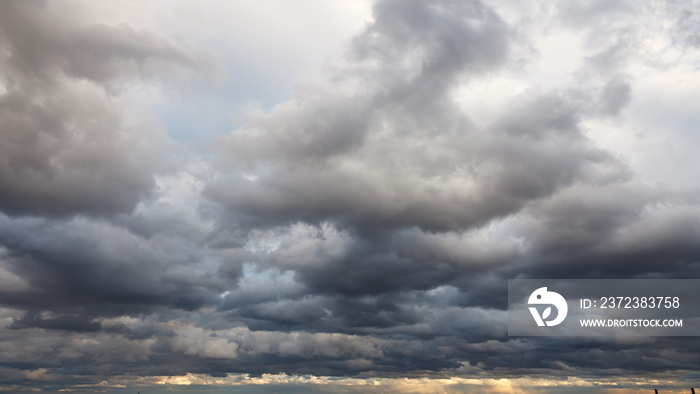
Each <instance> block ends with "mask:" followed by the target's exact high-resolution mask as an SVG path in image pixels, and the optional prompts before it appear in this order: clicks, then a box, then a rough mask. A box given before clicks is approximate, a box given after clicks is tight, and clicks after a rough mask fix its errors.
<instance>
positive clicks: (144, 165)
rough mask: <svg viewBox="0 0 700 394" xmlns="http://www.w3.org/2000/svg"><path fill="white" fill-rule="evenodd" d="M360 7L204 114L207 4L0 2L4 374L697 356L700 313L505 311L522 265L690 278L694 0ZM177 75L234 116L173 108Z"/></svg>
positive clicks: (644, 368) (645, 366) (91, 384)
mask: <svg viewBox="0 0 700 394" xmlns="http://www.w3.org/2000/svg"><path fill="white" fill-rule="evenodd" d="M304 4H305V5H303V6H309V5H308V4H306V3H304ZM363 4H364V3H363ZM365 5H366V6H368V7H370V8H369V9H368V14H367V15H368V19H367V20H358V21H357V22H356V24H357V31H356V33H355V34H354V35H353V36H352V37H349V38H348V39H347V40H345V41H344V42H343V43H341V44H339V46H338V50H337V51H336V52H335V53H334V54H330V55H328V56H327V58H326V62H325V65H324V67H323V68H322V69H321V70H320V71H317V72H311V71H309V72H308V73H306V74H304V75H303V76H300V78H299V79H298V81H297V83H296V85H295V86H294V89H293V90H292V91H291V92H290V93H289V98H288V100H286V101H282V102H279V103H277V104H276V105H274V106H272V107H271V108H264V107H263V106H262V105H258V104H255V103H251V104H250V105H247V106H245V107H244V108H242V109H240V110H239V109H238V108H225V109H219V108H207V109H206V111H197V110H198V109H199V108H198V107H197V105H201V101H198V100H200V98H201V95H203V94H204V95H207V94H208V95H211V97H210V99H207V100H205V101H206V102H213V101H216V100H215V98H216V97H217V95H221V91H219V90H217V89H218V87H217V86H219V87H220V85H221V84H222V83H223V82H221V81H222V80H223V78H224V75H228V78H230V79H232V80H236V78H238V75H237V74H236V72H237V71H239V72H241V73H243V71H241V70H243V69H245V67H246V66H245V64H244V59H245V56H246V53H241V54H231V53H223V52H221V51H219V52H217V50H216V45H213V46H212V45H210V44H212V42H213V43H214V44H216V43H217V42H219V41H218V40H220V38H216V39H215V40H213V41H212V39H211V37H210V36H209V34H211V32H212V31H219V30H217V29H219V27H218V26H217V25H216V24H207V21H206V20H205V21H202V20H199V19H201V18H206V15H208V14H207V13H198V12H194V11H193V8H191V7H195V8H196V7H197V6H198V5H196V4H195V5H193V4H192V3H189V2H188V0H182V1H181V2H176V3H169V4H167V6H166V8H167V9H168V10H169V11H168V12H163V13H162V14H161V13H159V12H158V11H157V10H158V8H157V6H162V5H159V3H158V2H157V1H154V2H146V3H144V4H143V8H142V9H141V11H143V12H142V13H139V15H140V16H139V17H136V14H133V15H131V14H130V12H132V11H133V10H132V9H131V8H130V7H131V6H130V5H118V6H116V9H118V10H119V12H113V14H110V12H109V10H110V7H109V6H107V5H106V4H101V3H95V2H80V1H76V2H67V3H65V4H63V3H62V4H61V5H59V4H58V3H57V2H55V1H43V2H40V1H36V2H34V1H25V2H20V1H9V2H5V3H2V4H0V48H1V49H2V50H1V51H0V64H1V65H2V67H0V136H2V142H0V350H2V351H0V389H7V390H10V391H12V390H20V389H22V388H40V387H41V388H44V389H45V390H48V391H51V390H59V389H64V388H72V389H75V390H82V389H85V390H87V389H89V390H93V391H94V390H95V389H105V390H119V388H120V387H123V386H122V385H125V386H128V387H146V386H149V389H152V386H153V385H155V384H157V383H162V384H166V385H168V386H170V385H178V384H194V385H199V384H209V385H213V386H221V387H225V386H228V385H245V384H261V383H266V384H282V386H279V387H281V388H283V389H284V387H287V386H285V385H284V384H292V385H296V386H294V387H296V388H304V389H308V390H312V391H313V390H317V391H318V390H320V391H326V392H328V391H333V390H335V389H338V387H336V386H335V385H336V384H338V385H341V386H342V387H345V386H344V385H347V386H352V385H362V384H375V383H376V384H377V385H379V386H381V387H388V388H387V390H389V391H392V390H398V389H399V388H398V386H393V385H394V384H398V383H396V382H403V383H401V384H405V385H406V386H405V387H404V386H401V390H406V391H408V392H411V390H414V391H415V390H418V391H420V390H431V389H432V387H433V386H430V387H431V388H429V389H428V388H426V387H428V386H421V385H432V384H433V383H435V384H439V385H443V386H444V385H446V384H451V385H458V386H454V387H458V388H459V389H464V390H474V391H475V392H483V391H488V390H493V391H494V392H499V390H521V389H522V390H524V391H527V390H532V391H537V390H540V389H542V390H544V389H545V388H546V387H552V388H551V389H552V390H555V389H556V388H559V387H562V386H567V387H568V386H575V387H578V388H579V389H581V390H584V391H585V390H589V392H590V390H593V391H595V390H597V389H599V388H600V389H604V388H609V387H614V385H615V383H614V382H618V381H616V379H620V380H619V382H621V384H622V385H624V386H625V387H652V386H650V384H651V383H650V381H651V380H653V381H654V382H655V384H664V385H666V387H675V386H674V384H676V383H678V384H686V383H687V382H691V381H692V380H693V379H694V378H697V374H695V375H693V372H692V371H694V370H696V369H697V365H698V363H700V359H699V358H698V354H700V353H699V351H700V342H698V340H697V339H696V338H670V337H669V338H643V337H642V338H588V339H581V338H517V337H509V336H508V335H507V334H508V333H507V324H506V323H507V311H506V309H507V279H511V278H695V277H697V276H698V274H700V264H699V263H698V261H700V247H698V245H700V243H698V242H697V241H698V239H699V237H700V225H698V223H700V206H699V204H700V191H698V189H697V183H696V181H695V180H694V175H696V174H697V171H700V161H697V159H696V158H695V156H696V155H695V153H696V152H695V150H696V149H695V147H696V146H697V143H698V142H700V141H698V140H697V137H696V136H695V134H694V127H695V125H696V124H697V122H698V121H700V119H698V117H697V111H695V108H694V107H693V105H691V104H688V103H689V102H695V101H693V100H697V99H699V98H700V97H699V92H700V77H699V76H698V74H697V66H696V65H697V64H698V61H700V50H698V47H700V45H698V44H697V41H698V40H697V36H698V34H697V30H698V29H697V27H698V16H697V12H698V10H697V8H698V7H699V6H698V5H697V4H695V3H694V2H687V3H676V2H668V3H663V2H645V3H644V4H643V5H640V4H637V3H630V2H624V1H613V2H610V1H593V2H590V1H571V2H566V3H557V2H549V1H537V2H533V3H527V4H525V3H509V2H490V1H438V0H435V1H413V0H409V1H403V0H402V1H398V0H378V1H376V2H373V3H371V4H370V3H367V4H365ZM277 6H279V4H277ZM217 7H221V8H220V9H221V10H222V11H221V12H222V13H225V12H229V11H231V12H235V9H236V7H243V6H242V5H241V4H239V3H226V4H219V5H217ZM300 7H301V6H300ZM129 10H131V11H129ZM112 11H114V9H113V10H112ZM183 15H189V17H183ZM246 15H248V14H246ZM250 15H258V14H256V13H251V14H250ZM260 15H265V16H260V17H261V18H263V19H265V20H267V18H273V19H274V18H275V17H277V16H273V15H272V14H269V15H268V14H266V13H262V14H260ZM96 16H99V18H97V20H96V19H95V17H96ZM129 17H131V18H129ZM209 17H211V16H209ZM172 18H174V19H172ZM178 18H179V19H178ZM183 18H184V19H183ZM173 20H176V21H191V23H183V25H182V26H181V27H178V29H179V30H178V29H175V30H173V27H172V26H173V24H174V23H175V22H173ZM217 23H218V22H217ZM203 24H207V29H204V30H201V26H202V25H203ZM251 25H254V24H251ZM246 26H247V25H246ZM220 29H222V30H221V31H222V32H224V31H225V30H223V27H221V28H220ZM173 31H177V34H176V33H173ZM183 32H184V33H186V35H187V37H183V36H182V33H183ZM254 33H255V32H251V34H254ZM222 34H223V33H222ZM266 37H268V38H267V40H269V36H266ZM266 42H267V43H268V44H270V42H271V41H266ZM310 45H311V44H310ZM272 49H274V48H272ZM285 50H288V48H286V49H285ZM251 51H252V52H251V54H254V53H257V52H256V51H255V50H253V49H251ZM305 51H306V49H304V48H299V51H298V52H299V56H301V54H303V53H305ZM232 57H237V58H239V59H240V64H238V66H237V67H239V68H234V69H231V67H230V64H228V63H227V59H230V58H232ZM249 66H250V67H253V66H252V65H249ZM222 67H225V68H226V69H225V70H224V69H222ZM269 67H271V69H274V68H275V67H278V68H280V73H282V70H281V68H283V67H284V65H283V64H280V65H277V66H275V65H269ZM285 72H286V71H285ZM241 75H251V74H245V73H243V74H241ZM211 82H216V83H213V84H212V83H211ZM217 84H218V85H217ZM205 85H206V86H207V87H206V88H205V87H203V86H205ZM252 85H255V84H254V83H252ZM237 86H242V85H240V84H239V85H237ZM173 87H174V88H173ZM188 89H194V90H196V91H197V95H200V96H197V97H199V98H193V97H189V96H188V94H187V92H188ZM279 89H280V90H281V91H283V90H284V89H286V87H279ZM202 92H206V93H202ZM171 101H172V102H175V101H177V102H178V104H176V105H175V104H173V105H175V107H181V106H183V105H185V104H183V103H186V105H188V106H190V107H191V108H190V109H189V110H188V111H187V114H178V115H177V116H176V117H175V118H173V119H177V120H178V122H180V121H182V119H184V118H187V117H188V116H194V115H191V114H194V113H197V112H202V113H205V114H208V113H212V112H216V111H220V112H221V113H217V115H216V116H218V117H221V118H224V117H227V116H230V115H231V114H236V115H235V116H230V117H231V119H232V120H231V127H230V130H229V131H227V132H225V133H222V132H221V130H204V128H206V127H207V126H206V125H208V124H209V123H207V122H206V121H201V120H202V119H198V118H196V116H195V117H193V118H191V119H188V122H185V123H186V124H182V125H178V126H177V127H178V131H177V132H174V131H173V130H170V129H169V127H170V126H171V125H172V124H173V119H170V118H169V117H171V116H172V114H171V112H169V108H170V107H168V104H167V103H168V102H171ZM227 102H228V101H227ZM171 109H172V108H170V110H171ZM181 129H187V130H191V132H190V133H192V134H197V133H199V134H201V135H204V136H207V137H206V138H208V141H207V143H206V144H203V145H201V146H200V145H196V146H195V144H194V143H193V142H192V141H194V140H195V139H194V138H193V139H192V141H188V140H187V139H185V140H183V139H182V135H183V134H182V130H181ZM185 134H186V133H185ZM176 135H177V136H178V138H179V140H178V138H176V137H175V136H176ZM208 136H213V137H211V138H209V137H208ZM190 142H192V143H191V144H190ZM523 376H528V377H529V378H527V379H530V380H527V379H526V380H527V382H525V381H523ZM623 376H624V379H622V378H621V377H623ZM408 377H410V378H411V379H422V380H421V381H420V382H414V381H413V380H410V379H409V380H395V379H396V378H399V379H404V378H408ZM499 379H503V380H499ZM387 382H388V383H387ZM391 382H393V383H391ZM659 382H661V383H659ZM409 383H410V384H409ZM385 384H386V385H388V386H382V385H385ZM414 384H415V385H417V386H415V387H419V388H418V389H415V387H414V386H412V385H414ZM528 385H529V386H528ZM409 386H410V387H409ZM339 387H340V386H339ZM367 387H369V386H367ZM372 387H374V386H372ZM454 387H452V388H454ZM683 387H685V386H683ZM452 388H445V387H443V389H444V390H445V391H449V390H451V389H452ZM378 390H379V389H378ZM142 391H144V390H142ZM195 391H196V389H195Z"/></svg>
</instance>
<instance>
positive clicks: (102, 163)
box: [0, 1, 216, 216]
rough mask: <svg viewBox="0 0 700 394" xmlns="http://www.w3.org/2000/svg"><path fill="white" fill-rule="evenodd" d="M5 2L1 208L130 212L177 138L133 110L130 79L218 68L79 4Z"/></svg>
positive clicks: (1, 23)
mask: <svg viewBox="0 0 700 394" xmlns="http://www.w3.org/2000/svg"><path fill="white" fill-rule="evenodd" d="M0 7H1V8H0V48H2V53H3V55H2V58H0V62H1V63H2V65H3V66H2V71H1V72H0V83H1V84H2V86H3V88H4V90H5V92H4V94H3V95H2V96H1V97H0V130H1V131H0V132H1V133H2V134H1V136H2V140H3V144H2V145H0V157H2V159H0V188H2V190H3V193H2V194H1V195H0V210H2V211H3V212H5V213H7V214H12V215H18V214H19V215H21V214H28V215H52V216H56V215H66V214H76V213H84V214H98V215H99V214H109V213H113V212H128V211H130V210H131V209H133V208H134V207H135V205H136V204H137V203H138V202H139V201H140V200H141V199H143V198H144V197H146V196H147V195H148V194H149V192H150V191H151V189H152V187H153V186H154V180H153V174H154V172H156V171H158V170H160V169H161V167H162V165H163V164H162V160H163V155H164V154H165V153H166V151H165V149H167V148H168V146H169V145H170V144H171V143H170V142H169V140H168V138H167V137H166V136H165V135H164V133H163V132H162V130H159V129H158V127H157V126H156V125H155V124H153V123H151V124H149V123H148V122H147V121H145V120H139V119H138V118H134V117H130V116H126V115H127V114H126V104H125V103H124V102H123V101H122V100H121V99H120V98H119V97H118V95H117V94H116V92H117V91H118V90H119V89H120V85H124V84H127V83H129V81H133V80H135V79H136V78H156V77H157V78H159V79H162V78H163V76H164V75H167V74H171V75H173V78H174V77H175V74H174V73H173V69H174V68H185V69H191V70H195V71H197V72H205V71H216V70H215V68H214V67H213V66H211V65H210V63H209V62H207V61H205V60H201V57H200V56H198V54H197V53H192V52H191V51H189V50H187V49H185V48H181V47H180V46H177V45H175V44H173V43H171V42H169V41H168V40H166V39H164V38H162V37H158V36H157V35H155V34H153V33H149V32H141V31H137V30H134V29H133V28H131V27H129V26H128V25H123V26H107V25H104V24H99V23H91V22H88V21H86V20H84V18H81V16H80V15H81V10H80V9H79V8H76V7H61V6H59V5H57V4H56V3H53V2H40V1H28V2H23V1H8V2H3V4H2V5H0Z"/></svg>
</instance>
